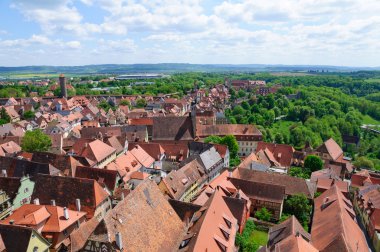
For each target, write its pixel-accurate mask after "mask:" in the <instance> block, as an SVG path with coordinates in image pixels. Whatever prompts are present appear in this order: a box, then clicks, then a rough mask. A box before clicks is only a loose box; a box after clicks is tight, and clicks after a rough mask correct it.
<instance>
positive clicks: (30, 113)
mask: <svg viewBox="0 0 380 252" xmlns="http://www.w3.org/2000/svg"><path fill="white" fill-rule="evenodd" d="M23 117H24V119H33V118H34V112H33V111H31V110H28V111H26V112H25V113H24V115H23Z"/></svg>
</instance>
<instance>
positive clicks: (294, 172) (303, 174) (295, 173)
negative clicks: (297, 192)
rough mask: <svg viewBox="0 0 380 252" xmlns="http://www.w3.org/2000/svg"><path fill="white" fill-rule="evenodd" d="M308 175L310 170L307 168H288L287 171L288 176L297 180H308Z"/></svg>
mask: <svg viewBox="0 0 380 252" xmlns="http://www.w3.org/2000/svg"><path fill="white" fill-rule="evenodd" d="M310 173H311V172H310V170H309V169H307V168H301V167H290V169H289V175H290V176H292V177H297V178H303V179H309V178H310Z"/></svg>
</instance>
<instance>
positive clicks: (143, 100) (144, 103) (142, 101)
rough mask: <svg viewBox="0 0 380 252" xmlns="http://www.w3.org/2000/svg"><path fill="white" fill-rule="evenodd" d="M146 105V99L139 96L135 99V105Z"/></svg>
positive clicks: (140, 106) (141, 106)
mask: <svg viewBox="0 0 380 252" xmlns="http://www.w3.org/2000/svg"><path fill="white" fill-rule="evenodd" d="M145 106H146V100H145V99H143V98H141V99H137V100H136V107H138V108H144V107H145Z"/></svg>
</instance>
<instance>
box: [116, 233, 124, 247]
mask: <svg viewBox="0 0 380 252" xmlns="http://www.w3.org/2000/svg"><path fill="white" fill-rule="evenodd" d="M115 240H116V246H117V247H118V248H119V249H120V250H122V249H123V240H122V236H121V233H120V232H117V233H116V234H115Z"/></svg>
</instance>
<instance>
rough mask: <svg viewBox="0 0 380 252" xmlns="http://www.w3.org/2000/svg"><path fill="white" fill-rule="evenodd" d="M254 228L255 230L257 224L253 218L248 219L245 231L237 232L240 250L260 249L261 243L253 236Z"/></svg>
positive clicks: (249, 251) (244, 251) (236, 240)
mask: <svg viewBox="0 0 380 252" xmlns="http://www.w3.org/2000/svg"><path fill="white" fill-rule="evenodd" d="M253 230H255V224H254V223H253V221H252V220H248V221H247V223H246V224H245V228H244V231H243V233H242V234H240V233H236V239H235V243H236V245H237V246H238V247H239V248H240V249H239V251H242V252H251V251H257V250H258V248H259V245H258V244H256V243H255V241H254V240H253V239H252V238H251V235H252V232H253Z"/></svg>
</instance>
